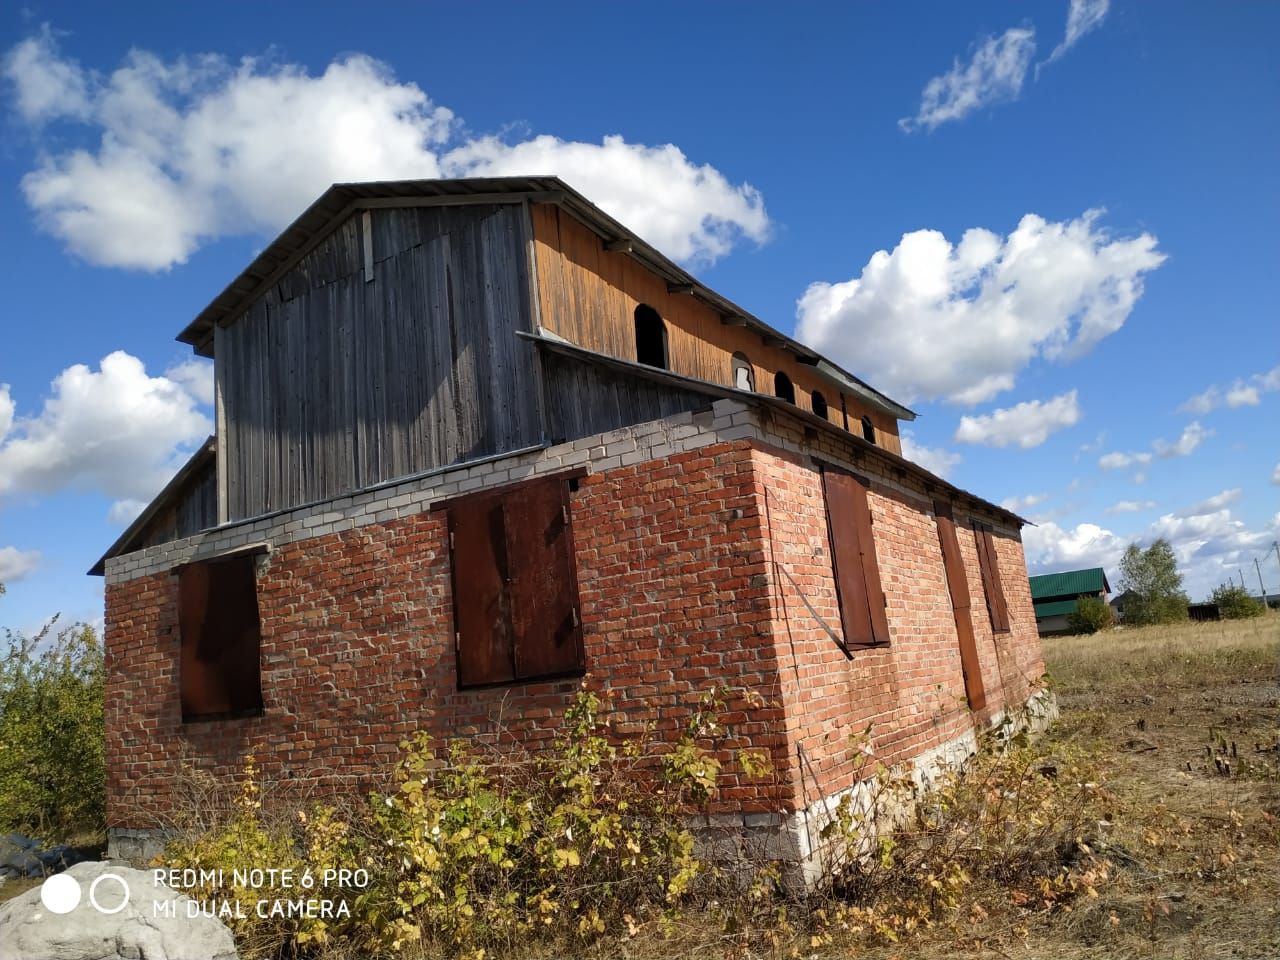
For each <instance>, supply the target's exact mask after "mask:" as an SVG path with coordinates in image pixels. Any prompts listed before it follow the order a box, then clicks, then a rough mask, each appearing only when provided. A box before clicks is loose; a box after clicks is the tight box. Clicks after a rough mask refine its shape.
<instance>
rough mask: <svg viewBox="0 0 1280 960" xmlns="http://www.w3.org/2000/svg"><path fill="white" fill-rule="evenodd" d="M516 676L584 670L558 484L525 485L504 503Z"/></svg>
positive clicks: (564, 501)
mask: <svg viewBox="0 0 1280 960" xmlns="http://www.w3.org/2000/svg"><path fill="white" fill-rule="evenodd" d="M504 512H505V517H506V532H507V558H508V563H509V566H510V592H511V625H512V633H513V635H514V639H515V661H516V676H518V677H521V678H525V679H528V678H532V677H552V676H564V675H566V674H571V673H577V672H581V671H582V669H583V668H584V666H585V662H584V659H583V650H582V627H581V624H580V622H579V617H578V583H577V576H576V572H575V570H574V563H573V534H572V530H571V528H570V525H569V488H568V485H567V484H566V483H565V482H564V481H562V480H547V481H541V482H538V483H531V484H526V485H524V486H522V487H521V488H520V490H519V491H518V492H512V493H511V494H509V495H508V496H507V497H506V498H505V499H504Z"/></svg>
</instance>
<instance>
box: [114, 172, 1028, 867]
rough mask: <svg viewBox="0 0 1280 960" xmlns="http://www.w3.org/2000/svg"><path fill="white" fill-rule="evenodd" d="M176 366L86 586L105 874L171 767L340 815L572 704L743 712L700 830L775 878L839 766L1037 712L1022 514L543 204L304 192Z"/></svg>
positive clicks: (834, 789) (741, 319)
mask: <svg viewBox="0 0 1280 960" xmlns="http://www.w3.org/2000/svg"><path fill="white" fill-rule="evenodd" d="M179 339H180V340H182V341H183V342H186V343H189V344H191V345H192V346H193V347H194V349H195V351H196V353H198V354H200V355H203V356H211V357H213V359H214V363H215V380H216V422H217V432H216V434H215V436H214V437H211V438H210V439H209V441H208V442H207V443H206V444H205V445H203V446H202V447H201V449H200V450H199V451H198V452H197V453H196V454H195V456H194V457H193V458H192V459H191V461H190V462H189V463H188V464H187V465H186V466H185V467H184V468H183V469H182V470H181V471H180V472H179V473H178V474H177V476H175V477H174V479H173V481H172V482H171V483H170V484H169V485H168V486H167V487H166V489H165V490H164V491H162V492H161V493H160V495H159V496H158V497H157V498H156V500H155V501H154V502H153V503H152V504H151V505H150V506H149V507H148V508H147V509H146V511H144V512H143V514H142V515H141V516H140V517H139V518H138V519H137V521H136V522H135V523H134V524H133V525H132V526H130V528H129V529H128V530H126V531H125V533H124V534H123V535H122V536H121V537H120V539H119V540H118V541H117V542H116V543H115V544H114V545H113V546H112V547H111V549H110V550H109V551H108V552H107V554H106V556H105V557H104V558H103V560H102V561H101V562H100V563H99V564H98V565H97V566H96V567H95V568H94V571H93V572H95V573H99V574H105V578H106V608H107V609H106V650H107V667H108V689H107V698H106V701H107V750H108V820H109V826H110V830H111V837H112V845H113V848H114V851H115V852H116V853H117V854H121V855H136V854H138V853H139V852H140V851H141V850H142V849H144V848H145V847H146V846H147V844H148V843H149V842H150V840H151V839H152V838H154V836H155V831H156V830H157V828H159V827H160V826H161V825H162V824H163V822H164V820H165V817H166V815H167V814H168V813H169V812H170V811H171V810H172V809H173V804H174V803H175V802H176V798H175V795H174V787H173V784H174V775H175V773H176V771H177V769H178V764H179V761H180V760H182V759H184V758H185V759H187V760H189V761H193V762H194V763H196V764H197V765H198V766H201V767H203V768H205V769H208V770H210V771H211V772H213V773H217V774H224V775H225V774H234V773H235V772H236V771H238V769H239V768H240V765H241V763H242V758H243V755H244V753H245V752H246V751H248V750H249V749H253V750H254V752H255V754H256V756H257V758H258V760H259V763H260V765H261V766H262V767H263V769H264V771H265V772H266V774H267V775H269V776H271V775H275V776H280V777H283V778H288V779H289V780H290V781H292V782H295V783H298V784H315V785H320V786H329V787H343V786H352V785H355V784H358V783H359V782H360V781H361V780H362V779H367V778H373V777H376V776H378V775H379V774H381V773H383V772H384V771H385V770H386V768H387V767H388V765H389V764H390V763H391V762H392V761H393V760H394V758H395V757H396V755H397V752H398V751H397V744H398V742H399V741H400V740H401V739H403V738H405V737H406V736H408V735H410V734H412V733H414V732H415V731H417V730H421V729H425V730H428V731H430V732H431V733H432V734H433V735H435V736H437V737H439V738H447V737H451V736H459V735H462V736H466V735H473V734H479V733H484V732H486V731H490V730H492V729H493V728H494V725H495V724H496V723H499V722H500V723H502V725H503V726H504V727H505V728H506V729H508V730H510V731H511V732H512V733H513V734H514V735H515V736H517V737H520V738H522V739H524V740H525V741H527V742H529V743H532V744H536V742H537V741H538V740H539V739H540V738H545V737H548V736H550V735H551V733H552V729H551V726H550V723H549V721H551V720H552V719H554V718H555V717H557V716H558V715H559V713H560V712H561V711H562V710H563V708H564V707H565V706H566V705H567V704H568V702H569V701H570V700H571V698H572V697H573V696H574V693H575V691H576V690H577V688H578V686H579V685H580V683H582V682H583V681H582V679H581V678H582V677H584V676H585V677H586V678H587V680H586V682H587V683H588V684H589V685H591V686H592V687H594V688H597V689H600V690H606V689H607V690H610V691H612V693H613V696H612V697H611V698H610V699H609V701H608V702H609V703H610V704H611V707H610V708H611V709H612V710H614V711H615V712H616V716H615V717H614V719H615V721H616V722H618V723H619V724H624V725H625V724H641V723H645V722H654V723H656V725H657V729H658V730H659V731H666V732H672V733H673V732H674V731H675V730H676V729H677V728H679V726H680V725H681V722H682V720H683V718H685V717H687V716H688V714H689V712H690V709H691V708H692V706H693V705H694V703H695V702H696V698H697V696H698V695H699V694H700V693H702V692H703V691H705V690H707V689H709V688H711V687H713V686H717V685H727V686H729V687H733V688H738V689H742V690H747V691H750V692H751V694H752V695H751V696H749V697H743V698H742V699H741V701H740V702H735V703H734V704H732V705H731V707H730V709H731V710H732V715H731V716H728V717H726V720H728V721H729V722H730V723H731V724H732V730H733V737H734V738H735V739H734V740H733V741H731V742H730V743H729V744H728V745H727V746H728V749H726V752H725V754H724V756H723V757H722V760H723V763H724V769H725V771H726V774H727V775H728V778H727V786H726V788H725V789H724V790H723V791H722V792H721V794H720V795H719V797H718V798H717V800H716V801H715V804H716V806H715V808H714V810H713V813H714V814H715V816H716V819H717V822H719V823H721V824H730V825H735V826H740V827H741V828H742V830H743V831H745V832H746V833H747V834H750V835H753V836H757V837H759V838H762V839H763V840H764V841H765V842H767V843H768V844H769V845H770V849H774V850H777V851H779V855H781V856H784V857H786V858H789V859H793V860H795V861H798V862H804V861H805V860H806V859H807V858H808V857H809V856H810V853H811V850H812V846H813V841H814V838H813V836H812V835H811V832H810V830H811V826H810V825H811V824H812V823H813V822H814V818H813V817H811V816H810V814H812V813H813V812H814V811H818V810H825V809H826V806H827V804H829V802H830V801H831V799H832V798H833V797H836V796H839V795H840V794H841V793H842V792H843V791H846V790H848V789H850V788H852V787H853V785H854V781H855V780H856V777H857V769H858V759H857V756H856V754H855V752H854V751H852V750H851V749H850V745H849V735H850V734H851V733H853V732H855V731H861V730H863V729H865V728H867V726H868V725H871V730H872V743H871V745H872V747H873V749H874V750H875V752H876V755H877V757H878V758H879V759H881V760H883V761H886V762H889V763H900V764H904V765H907V766H909V767H910V768H911V769H914V770H916V771H918V772H921V773H924V772H925V771H927V770H928V769H930V768H931V767H932V766H934V765H935V764H937V763H945V762H950V761H953V760H955V759H958V758H963V757H964V756H966V755H968V753H969V752H971V750H972V749H973V745H974V738H975V735H976V733H977V732H979V731H981V730H982V729H984V728H985V727H987V726H989V725H991V724H993V723H994V722H996V721H997V720H999V719H1000V718H1001V717H1003V716H1004V715H1006V713H1008V712H1009V711H1011V710H1015V709H1020V708H1022V707H1023V706H1024V705H1025V704H1027V703H1028V701H1029V700H1034V699H1036V698H1038V697H1039V696H1040V694H1039V692H1038V680H1039V678H1040V676H1041V674H1042V672H1043V664H1042V660H1041V652H1040V645H1039V639H1038V636H1037V633H1036V626H1035V617H1034V614H1033V611H1032V604H1031V596H1030V593H1029V590H1028V584H1027V575H1026V566H1025V561H1024V558H1023V552H1022V544H1021V540H1020V533H1019V531H1020V528H1021V525H1022V521H1021V520H1020V518H1019V517H1017V516H1016V515H1014V514H1012V513H1010V512H1009V511H1007V510H1004V509H1002V508H1000V507H998V506H995V505H993V504H991V503H988V502H986V501H985V500H982V499H980V498H978V497H976V496H973V495H971V494H969V493H966V492H964V491H962V490H959V489H957V488H955V487H953V486H952V485H950V484H949V483H947V482H946V481H944V480H942V479H940V478H938V477H936V476H934V475H932V474H930V473H929V472H928V471H926V470H925V469H923V468H922V467H920V466H919V465H917V464H915V463H912V462H910V461H908V460H906V459H904V458H903V457H902V456H901V446H900V443H899V438H898V424H899V422H900V421H901V420H904V419H905V420H909V419H913V417H914V414H912V413H911V411H909V410H907V409H906V408H905V407H903V406H901V405H899V404H897V403H895V402H894V401H893V400H891V399H889V398H887V397H885V396H884V395H882V394H880V393H879V392H877V391H876V390H874V389H873V388H871V387H870V386H868V385H867V384H865V383H864V382H862V381H861V380H859V379H857V378H856V377H854V376H852V375H851V374H849V373H848V372H846V371H844V370H842V369H840V368H839V367H838V366H836V365H835V364H833V363H831V362H830V361H828V360H826V359H825V358H823V357H821V356H818V355H817V354H815V353H813V352H812V351H811V350H809V349H808V348H806V347H805V346H803V345H802V344H799V343H796V342H795V341H793V340H791V339H789V338H788V337H786V336H784V335H782V334H780V333H779V332H777V331H776V330H774V329H772V328H771V327H769V326H767V325H766V324H764V323H763V322H762V321H760V320H758V319H756V318H755V317H753V316H751V315H750V314H748V313H747V312H746V311H744V310H742V309H741V308H740V307H737V306H736V305H734V304H732V303H730V302H729V301H727V300H726V299H725V298H723V297H721V296H720V295H719V294H716V293H715V292H714V291H711V290H709V289H707V288H706V287H704V286H702V285H701V284H699V283H698V282H697V281H696V280H695V279H694V278H693V277H691V276H690V275H689V274H687V273H685V272H684V271H683V270H681V269H680V268H679V267H677V266H676V265H675V264H673V263H671V262H670V261H669V260H667V259H666V258H664V257H663V256H662V255H661V254H659V253H658V252H657V251H656V250H654V249H653V248H651V247H649V246H648V245H646V244H645V243H644V242H643V241H642V240H640V239H639V238H638V237H635V236H634V235H633V234H631V233H630V232H629V231H628V230H627V229H626V228H625V227H624V226H622V225H621V224H619V223H617V222H616V221H614V220H613V219H611V218H610V217H608V216H607V215H605V214H604V213H603V212H601V211H600V210H599V209H597V208H596V207H594V206H593V205H592V204H590V203H589V202H588V201H587V200H586V199H585V198H583V197H582V196H581V195H579V194H577V193H576V192H574V191H573V190H572V189H570V188H569V187H568V186H566V185H565V184H564V183H562V182H561V181H559V180H556V179H554V178H503V179H496V180H463V181H406V182H394V183H373V184H347V185H336V186H334V187H332V188H331V189H330V190H329V191H327V192H326V193H325V194H324V195H323V196H322V197H321V198H320V199H319V200H317V201H316V203H315V204H313V205H312V207H310V208H309V209H308V210H307V211H306V212H305V213H304V214H303V215H302V216H301V217H300V218H299V219H298V220H297V221H296V222H295V223H294V224H293V225H292V226H291V227H289V228H288V229H287V230H286V231H285V232H284V233H283V234H281V236H280V237H279V238H278V239H277V240H275V241H274V242H273V243H272V244H271V245H270V246H268V247H267V248H266V249H265V250H264V251H263V252H262V253H261V254H260V255H259V256H258V257H257V258H256V259H255V260H254V262H253V263H252V264H250V266H249V267H248V268H247V269H246V270H245V271H244V273H242V274H241V276H240V277H239V278H237V279H236V280H235V281H234V282H233V283H232V284H231V285H230V286H229V287H228V288H227V289H226V290H225V291H224V292H223V293H222V294H220V295H219V296H218V297H217V298H216V299H215V300H214V301H213V302H212V303H211V304H210V305H209V307H207V308H206V309H205V310H204V311H203V312H202V313H201V314H200V315H199V316H198V317H197V318H196V319H195V320H194V321H193V322H192V323H191V324H190V325H189V326H188V327H187V328H186V329H185V330H184V331H183V332H182V334H181V335H180V337H179ZM624 728H625V727H624ZM744 747H750V748H753V749H756V750H764V751H766V752H767V753H768V754H769V755H770V758H771V760H772V764H773V767H774V768H775V772H776V773H775V776H773V777H771V778H768V779H767V780H760V779H753V778H752V777H751V776H749V775H748V774H747V772H745V771H741V770H739V769H738V768H737V766H736V765H735V760H734V757H735V755H736V751H737V750H738V749H739V748H744Z"/></svg>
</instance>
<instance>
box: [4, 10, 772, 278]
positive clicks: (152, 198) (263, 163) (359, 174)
mask: <svg viewBox="0 0 1280 960" xmlns="http://www.w3.org/2000/svg"><path fill="white" fill-rule="evenodd" d="M6 72H7V74H8V76H9V79H10V81H11V85H12V86H13V88H14V90H15V101H16V106H17V112H18V114H19V116H21V117H23V118H24V119H26V120H27V121H28V123H30V124H31V125H32V127H33V129H34V130H35V131H36V136H37V141H38V142H39V143H40V145H41V146H42V148H43V149H42V150H41V153H40V159H39V161H38V163H37V166H36V168H35V169H34V170H32V171H31V172H29V173H28V174H27V175H26V176H25V177H24V178H23V180H22V189H23V193H24V194H25V196H26V200H27V203H28V205H29V206H30V207H31V209H32V210H33V211H34V212H35V214H36V217H37V220H38V222H39V223H40V224H41V225H42V226H43V227H44V228H45V229H46V230H48V231H49V232H50V233H52V234H54V235H55V236H57V237H60V238H61V239H62V240H63V241H64V242H65V243H66V245H67V247H68V248H69V249H70V250H71V251H72V252H74V253H75V254H76V255H78V256H80V257H82V258H83V259H85V260H87V261H89V262H91V263H95V264H99V265H104V266H113V267H125V268H136V269H143V270H161V269H165V268H167V267H170V266H172V265H173V264H176V263H182V262H183V261H185V260H186V259H187V258H188V257H189V256H190V255H191V254H192V253H193V252H194V251H195V250H196V249H197V248H198V247H199V246H200V245H201V244H203V243H205V242H207V241H210V240H212V239H216V238H218V237H222V236H227V235H235V234H244V233H252V234H257V235H262V234H270V233H273V232H275V231H277V230H279V229H280V228H281V227H283V226H285V225H286V224H288V223H289V222H290V221H291V220H292V219H293V218H294V217H296V216H297V215H298V214H299V213H301V212H302V210H303V209H304V208H305V207H306V206H307V205H308V204H309V203H310V202H311V201H312V200H314V199H315V198H316V197H317V196H318V195H319V194H320V193H321V192H323V191H324V190H325V188H327V187H328V186H329V185H330V184H331V183H334V182H338V181H348V180H371V179H377V180H386V179H398V178H414V177H424V178H430V177H439V176H449V177H455V176H478V175H485V174H559V175H562V176H564V177H565V178H566V179H567V180H568V181H569V182H570V183H571V184H573V185H575V186H577V187H579V188H581V189H583V190H584V191H585V192H586V193H587V194H588V195H589V196H590V197H591V199H592V200H594V201H595V202H597V203H599V204H600V206H601V207H603V208H604V209H605V210H607V211H608V212H610V213H611V214H613V215H615V216H617V217H618V218H619V219H622V220H624V221H625V222H626V223H627V224H628V226H630V227H632V228H633V229H635V230H636V231H637V232H639V233H640V234H641V235H642V236H644V237H645V238H646V239H647V240H649V241H650V242H652V243H654V244H655V245H656V246H658V247H660V248H661V249H663V250H664V251H666V252H667V253H668V254H670V255H672V256H674V257H676V258H678V259H685V260H693V261H711V260H714V259H715V258H717V257H719V256H722V255H723V254H725V253H727V252H728V251H729V250H730V249H731V248H732V247H733V245H734V244H735V243H737V242H739V241H740V240H742V239H744V238H747V239H750V240H754V241H757V242H761V241H763V240H765V239H766V238H767V236H768V233H769V226H770V223H769V218H768V215H767V214H766V212H765V207H764V201H763V198H762V197H761V195H760V193H759V192H758V191H756V190H755V189H754V188H752V187H751V186H750V185H748V184H734V183H732V182H730V181H729V180H728V179H727V178H726V177H725V176H724V175H723V174H722V173H720V172H719V171H718V170H716V169H715V168H714V167H711V166H708V165H705V164H703V165H699V164H696V163H694V162H693V161H691V160H689V159H688V158H687V157H686V156H685V155H684V154H683V153H682V152H681V151H680V150H679V149H677V148H676V147H675V146H673V145H671V144H666V145H661V146H646V145H642V144H631V143H627V142H626V141H625V140H623V139H622V138H621V137H606V138H605V139H604V140H603V141H602V142H601V143H572V142H566V141H563V140H559V139H557V138H555V137H550V136H539V137H534V138H533V139H531V140H528V141H526V142H522V143H515V144H509V143H506V142H505V141H502V140H499V139H497V138H495V137H482V138H479V139H468V138H467V137H466V135H465V133H464V130H463V128H462V125H461V124H460V123H459V121H458V120H457V119H456V118H455V116H454V114H453V113H452V111H450V110H449V109H448V108H447V107H444V106H441V105H439V104H437V103H435V102H434V101H433V100H432V99H431V98H430V97H429V96H428V95H427V93H426V92H424V91H423V90H422V89H421V88H419V87H418V86H417V85H416V84H414V83H410V82H401V81H399V80H398V79H397V78H396V77H395V75H394V74H393V73H392V71H391V70H390V68H389V67H387V66H386V65H385V64H383V63H381V62H379V61H377V60H374V59H372V58H371V57H368V56H364V55H361V54H351V55H348V56H346V57H343V58H341V59H338V60H335V61H334V62H332V63H330V64H329V65H328V66H327V67H326V68H325V69H324V70H323V71H322V72H321V73H319V74H316V75H313V74H311V73H309V72H308V71H307V70H306V69H304V68H303V67H300V66H296V65H293V64H280V63H273V62H269V61H267V60H263V59H255V58H247V59H244V60H242V61H240V62H239V63H231V62H228V61H226V60H224V59H223V58H221V57H219V56H216V55H205V56H199V57H187V58H179V59H177V60H172V61H166V60H163V59H161V58H160V57H158V56H156V55H154V54H152V53H148V52H146V51H138V50H135V51H133V52H131V53H130V54H129V55H128V56H127V57H126V58H125V60H124V61H123V63H122V64H121V65H120V66H119V67H118V68H117V69H116V70H115V71H113V72H112V73H111V74H110V75H109V76H106V77H99V76H96V75H92V74H89V73H88V72H86V71H85V70H83V69H82V68H81V67H80V66H79V65H78V64H76V63H75V62H74V61H72V60H70V59H68V58H66V57H64V56H62V55H61V53H60V52H59V50H58V48H57V46H56V44H55V43H54V42H53V40H52V38H51V37H50V36H49V34H48V32H47V31H46V32H45V33H44V34H41V35H40V36H39V37H35V38H32V39H30V40H27V41H23V43H21V44H19V45H18V46H17V47H15V48H14V49H13V50H12V51H10V53H9V54H8V58H7V60H6ZM41 78H44V79H41ZM69 90H70V91H78V93H76V94H74V95H71V96H69V97H67V96H64V95H65V94H66V91H69ZM59 91H62V92H61V93H60V92H59ZM57 104H73V105H75V106H74V109H69V108H66V107H59V106H57ZM55 118H61V119H62V120H63V121H65V122H66V124H67V125H68V126H70V125H77V124H78V125H79V127H80V128H81V131H82V132H85V133H87V134H88V135H89V136H90V137H92V136H97V137H98V143H97V145H96V146H95V147H93V148H90V149H84V148H76V149H66V148H62V147H61V146H60V144H61V142H62V141H56V142H53V141H51V142H49V143H44V142H43V141H42V137H41V134H40V133H39V127H40V125H41V124H43V123H44V122H46V121H48V120H51V119H55Z"/></svg>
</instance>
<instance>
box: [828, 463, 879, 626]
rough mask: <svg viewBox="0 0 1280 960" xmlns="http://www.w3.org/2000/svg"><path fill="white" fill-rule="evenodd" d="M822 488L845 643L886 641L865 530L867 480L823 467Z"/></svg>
mask: <svg viewBox="0 0 1280 960" xmlns="http://www.w3.org/2000/svg"><path fill="white" fill-rule="evenodd" d="M822 490H823V495H824V496H825V498H826V502H827V536H828V539H829V541H830V543H831V566H832V573H833V574H834V576H835V581H836V596H837V597H838V599H839V601H840V621H841V623H842V625H843V626H844V637H845V644H846V645H847V646H848V647H849V648H854V647H873V646H878V645H880V644H886V643H888V642H889V620H888V616H887V614H886V612H885V597H884V588H883V587H882V585H881V582H880V565H879V562H878V561H877V559H876V544H875V538H874V537H873V535H872V533H871V508H870V505H869V504H868V503H867V481H866V480H864V479H863V478H861V477H858V476H855V475H853V474H851V473H845V472H844V471H843V470H836V469H834V468H831V467H824V468H823V471H822Z"/></svg>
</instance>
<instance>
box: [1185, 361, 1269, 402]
mask: <svg viewBox="0 0 1280 960" xmlns="http://www.w3.org/2000/svg"><path fill="white" fill-rule="evenodd" d="M1277 390H1280V366H1278V367H1273V368H1271V369H1270V370H1268V371H1267V372H1266V373H1255V374H1253V375H1252V376H1250V377H1248V378H1243V379H1240V378H1238V379H1236V380H1234V381H1232V382H1231V384H1229V385H1228V386H1225V387H1219V386H1211V387H1208V388H1207V389H1205V390H1204V391H1203V392H1202V393H1197V394H1196V395H1195V396H1194V397H1192V398H1191V399H1189V400H1187V401H1186V402H1185V403H1184V404H1182V406H1180V407H1179V408H1178V409H1179V410H1181V411H1183V412H1185V413H1197V414H1206V413H1211V412H1212V411H1214V410H1217V409H1218V408H1219V407H1227V408H1228V409H1232V410H1234V409H1236V408H1237V407H1256V406H1258V405H1259V404H1260V403H1262V395H1263V394H1264V393H1274V392H1275V391H1277Z"/></svg>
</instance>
